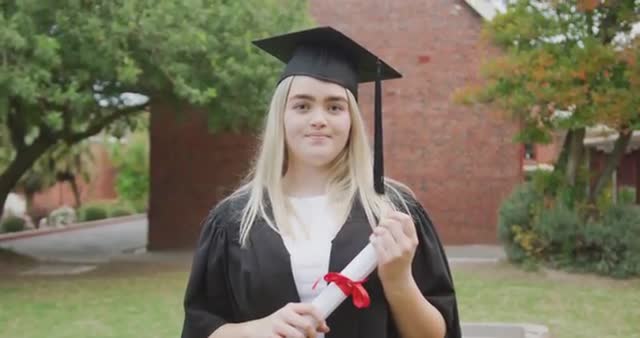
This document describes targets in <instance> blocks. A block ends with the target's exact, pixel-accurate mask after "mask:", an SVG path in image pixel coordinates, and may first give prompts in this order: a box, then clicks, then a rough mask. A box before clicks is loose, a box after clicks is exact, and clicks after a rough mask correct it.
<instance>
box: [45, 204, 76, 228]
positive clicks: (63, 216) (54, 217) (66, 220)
mask: <svg viewBox="0 0 640 338" xmlns="http://www.w3.org/2000/svg"><path fill="white" fill-rule="evenodd" d="M76 218H77V217H76V211H75V210H74V209H73V208H70V207H67V206H63V207H60V208H58V209H55V210H53V211H52V212H51V213H50V214H49V216H48V217H47V224H48V225H49V226H61V225H68V224H72V223H75V222H76Z"/></svg>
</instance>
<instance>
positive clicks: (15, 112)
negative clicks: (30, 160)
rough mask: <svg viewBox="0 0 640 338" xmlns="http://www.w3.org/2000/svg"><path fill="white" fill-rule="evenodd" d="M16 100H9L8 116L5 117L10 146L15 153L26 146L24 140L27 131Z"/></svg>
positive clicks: (22, 113)
mask: <svg viewBox="0 0 640 338" xmlns="http://www.w3.org/2000/svg"><path fill="white" fill-rule="evenodd" d="M19 110H20V108H19V104H18V100H16V99H15V98H11V99H9V114H8V116H7V127H8V128H9V136H10V139H11V144H13V147H14V148H15V150H16V151H19V150H22V149H23V148H24V147H25V146H26V144H25V143H24V138H25V136H26V134H27V129H26V126H25V121H24V119H23V118H22V117H23V116H24V114H25V113H24V112H20V111H19Z"/></svg>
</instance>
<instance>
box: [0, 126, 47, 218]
mask: <svg viewBox="0 0 640 338" xmlns="http://www.w3.org/2000/svg"><path fill="white" fill-rule="evenodd" d="M53 144H54V142H50V140H48V139H45V138H39V139H37V140H36V141H35V142H34V143H32V144H30V145H28V146H26V147H24V148H22V149H20V150H19V151H18V153H17V154H16V157H15V158H14V159H13V161H11V163H10V164H9V166H8V167H7V168H6V169H5V170H4V171H3V172H2V174H0V206H4V204H5V202H6V201H7V197H8V196H9V193H10V192H11V190H13V188H15V186H16V184H17V183H18V181H19V180H20V178H21V177H22V175H24V173H25V172H27V170H29V168H31V167H32V166H33V164H34V163H35V162H36V160H38V158H40V156H42V155H43V154H44V153H45V152H46V151H47V150H48V149H49V148H50V147H51V146H52V145H53ZM3 212H4V207H2V208H0V217H2V213H3Z"/></svg>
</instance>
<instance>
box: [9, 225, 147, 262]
mask: <svg viewBox="0 0 640 338" xmlns="http://www.w3.org/2000/svg"><path fill="white" fill-rule="evenodd" d="M147 232H148V222H147V219H146V218H138V219H133V220H126V221H120V222H111V223H105V224H102V225H99V226H93V227H87V228H77V229H73V230H68V231H64V232H53V233H47V234H42V235H37V236H31V237H26V238H17V239H12V240H3V241H0V248H4V249H10V250H13V251H15V252H17V253H20V254H23V255H27V256H31V257H34V258H37V259H38V260H41V261H48V262H67V263H106V262H108V261H110V260H111V259H112V258H113V257H115V256H119V255H122V254H125V253H130V252H134V251H135V250H140V249H144V248H145V247H146V245H147Z"/></svg>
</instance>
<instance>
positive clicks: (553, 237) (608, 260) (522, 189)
mask: <svg viewBox="0 0 640 338" xmlns="http://www.w3.org/2000/svg"><path fill="white" fill-rule="evenodd" d="M536 183H539V182H529V183H525V184H523V185H521V186H519V187H517V188H516V189H515V190H514V192H513V193H512V194H511V195H510V196H509V197H508V198H507V199H505V200H504V201H503V203H502V205H501V207H500V211H499V224H498V227H499V235H500V240H501V241H502V243H503V244H504V247H505V251H506V253H507V257H508V258H509V259H510V260H511V261H512V262H515V263H519V264H524V265H536V264H541V263H542V264H545V265H548V266H551V267H554V268H562V269H568V270H577V271H581V272H591V273H598V274H603V275H607V276H612V277H621V278H622V277H631V276H640V207H639V206H637V205H633V204H629V203H628V200H624V199H622V198H621V199H620V200H619V203H618V204H612V203H604V202H606V200H607V199H608V198H610V196H611V195H607V193H605V194H604V195H605V197H604V198H602V200H601V202H602V203H599V205H598V206H597V211H598V212H597V214H593V213H590V211H591V210H589V209H588V208H584V206H583V205H582V204H581V203H580V202H575V201H574V202H572V203H565V201H567V198H568V199H571V198H572V197H571V194H572V193H571V192H570V191H569V192H568V193H567V191H568V190H566V189H556V193H557V194H556V196H555V198H553V197H548V196H546V195H545V194H543V191H545V190H544V189H540V187H541V186H540V185H538V186H537V185H536ZM547 192H548V191H547ZM627 194H629V195H630V194H631V193H627Z"/></svg>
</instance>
